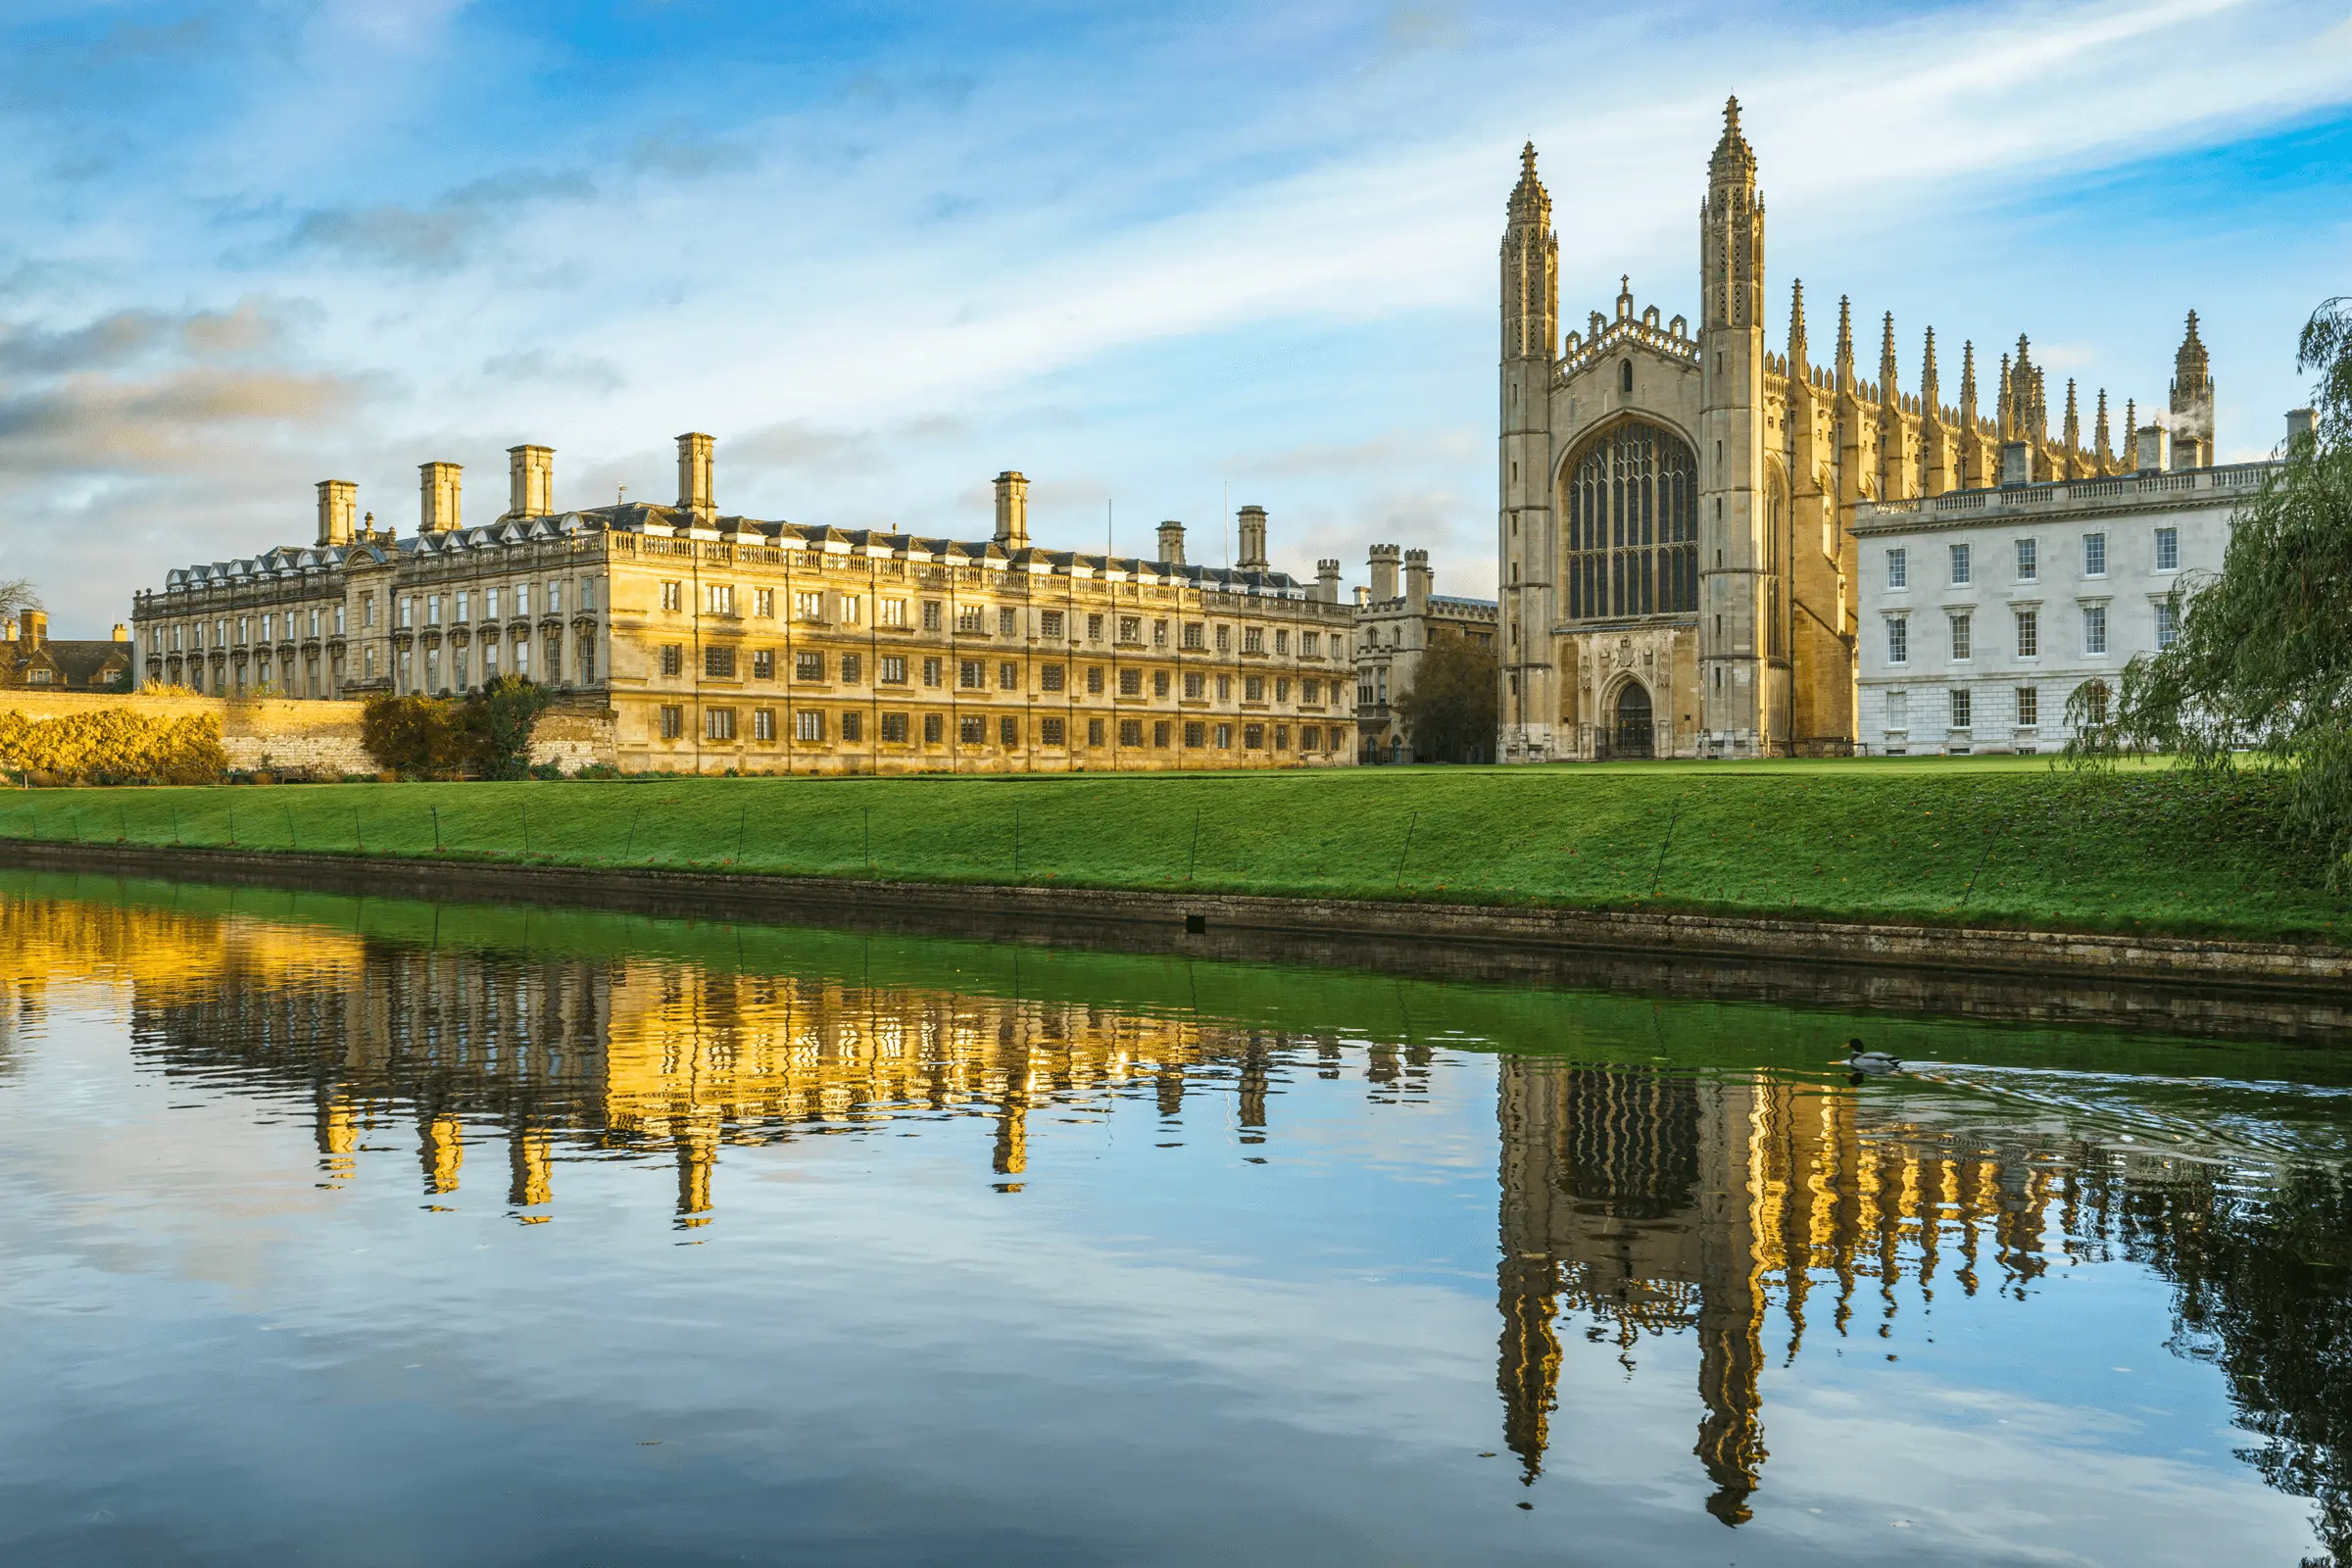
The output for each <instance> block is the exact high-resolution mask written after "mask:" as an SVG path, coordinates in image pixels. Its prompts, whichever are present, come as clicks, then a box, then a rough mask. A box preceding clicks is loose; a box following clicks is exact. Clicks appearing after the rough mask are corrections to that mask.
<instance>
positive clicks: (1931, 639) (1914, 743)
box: [1853, 426, 2271, 757]
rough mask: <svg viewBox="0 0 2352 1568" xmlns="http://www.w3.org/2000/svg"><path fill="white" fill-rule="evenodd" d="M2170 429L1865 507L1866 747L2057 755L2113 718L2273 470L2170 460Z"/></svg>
mask: <svg viewBox="0 0 2352 1568" xmlns="http://www.w3.org/2000/svg"><path fill="white" fill-rule="evenodd" d="M2164 435H2165V431H2164V429H2163V427H2161V426H2158V427H2155V428H2151V429H2149V430H2147V431H2145V432H2143V434H2142V436H2141V439H2140V441H2139V443H2138V451H2139V452H2140V453H2141V454H2142V455H2143V456H2146V457H2148V458H2149V464H2148V467H2147V469H2146V470H2145V471H2144V472H2141V473H2138V474H2135V475H2131V476H2124V477H2116V478H2102V479H2076V480H2071V481H2059V482H2054V483H2041V484H2017V485H2010V486H2005V487H1996V488H1992V489H1980V490H1955V491H1949V492H1946V493H1945V494H1943V495H1940V496H1934V497H1927V498H1921V499H1916V500H1907V501H1887V502H1880V503H1877V504H1874V505H1867V506H1864V507H1862V508H1860V509H1859V510H1858V511H1857V513H1856V515H1855V518H1854V524H1853V532H1854V537H1855V541H1856V545H1857V551H1858V557H1859V565H1860V575H1861V592H1860V614H1859V620H1860V624H1861V630H1862V638H1861V653H1860V691H1861V705H1860V716H1861V732H1860V735H1859V738H1858V742H1857V747H1858V749H1859V750H1860V751H1862V752H1865V753H1868V754H1871V755H1874V756H1890V757H1900V756H1905V755H1909V756H1915V757H1916V756H1921V755H1935V754H1937V753H1946V754H1951V755H1955V756H1957V755H1963V754H1967V753H1971V752H1978V753H1982V752H2051V751H2057V750H2058V749H2060V748H2061V747H2063V746H2065V744H2066V743H2067V741H2068V740H2069V739H2071V738H2072V737H2073V735H2074V734H2075V733H2076V730H2077V728H2078V726H2079V724H2080V723H2081V722H2082V721H2085V720H2087V721H2090V722H2103V721H2104V720H2105V717H2106V704H2107V701H2108V699H2109V698H2110V697H2111V696H2112V694H2113V693H2114V691H2115V689H2116V685H2117V682H2118V679H2119V677H2120V676H2121V675H2122V672H2123V668H2124V666H2125V665H2126V664H2128V663H2130V662H2131V660H2132V658H2133V656H2135V655H2138V654H2147V653H2154V652H2155V651H2157V650H2158V649H2160V648H2164V647H2168V646H2170V645H2171V643H2172V640H2173V635H2174V632H2175V631H2176V630H2177V627H2178V622H2177V620H2176V618H2175V617H2176V614H2177V611H2176V608H2175V606H2174V605H2173V603H2172V596H2173V593H2174V590H2175V589H2176V588H2178V587H2179V586H2180V584H2181V583H2182V582H2183V581H2184V580H2185V579H2187V578H2190V577H2193V576H2194V575H2195V574H2197V573H2199V572H2206V573H2211V572H2218V571H2219V570H2221V566H2222V558H2223V556H2224V555H2225V553H2227V551H2228V550H2229V519H2230V516H2231V515H2232V514H2233V513H2235V511H2236V510H2237V508H2238V507H2239V506H2241V505H2243V504H2244V502H2245V501H2246V500H2247V498H2249V497H2250V496H2252V495H2253V494H2255V493H2256V492H2257V491H2259V490H2260V489H2261V487H2262V482H2263V480H2264V478H2265V477H2266V476H2267V475H2268V474H2269V472H2270V471H2271V465H2268V464H2258V463H2256V464H2240V465H2235V466H2227V467H2199V468H2188V469H2175V470H2169V471H2168V470H2166V469H2165V468H2164V467H2163V465H2162V462H2161V459H2160V458H2158V457H2156V456H2155V454H2156V453H2159V452H2161V450H2162V442H2163V438H2164ZM2182 445H2183V446H2186V445H2187V443H2182ZM2192 450H2203V451H2210V450H2211V447H2210V440H2209V438H2208V439H2207V441H2206V442H2204V443H2202V444H2201V445H2200V446H2199V447H2198V448H2196V449H2192ZM2017 466H2022V465H2017ZM2078 695H2080V697H2081V699H2082V702H2081V704H2080V705H2079V706H2078V707H2077V708H2076V709H2075V710H2074V711H2073V712H2071V713H2070V711H2069V704H2070V702H2073V701H2074V699H2076V698H2077V697H2078Z"/></svg>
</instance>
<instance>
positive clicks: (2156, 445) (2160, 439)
mask: <svg viewBox="0 0 2352 1568" xmlns="http://www.w3.org/2000/svg"><path fill="white" fill-rule="evenodd" d="M2164 437H2165V430H2164V426H2163V425H2161V424H2143V425H2141V426H2140V427H2139V471H2140V472H2141V473H2162V472H2163V471H2164Z"/></svg>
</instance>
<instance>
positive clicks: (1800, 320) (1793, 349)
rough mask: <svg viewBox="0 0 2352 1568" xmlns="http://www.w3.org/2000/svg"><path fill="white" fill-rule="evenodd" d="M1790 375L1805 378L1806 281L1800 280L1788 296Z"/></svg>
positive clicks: (1797, 378) (1795, 377)
mask: <svg viewBox="0 0 2352 1568" xmlns="http://www.w3.org/2000/svg"><path fill="white" fill-rule="evenodd" d="M1789 376H1790V378H1791V379H1793V380H1799V381H1801V380H1803V379H1804V378H1805V280H1804V279H1803V278H1801V277H1800V278H1798V279H1797V280H1796V284H1795V287H1794V288H1793V289H1791V290H1790V291H1789Z"/></svg>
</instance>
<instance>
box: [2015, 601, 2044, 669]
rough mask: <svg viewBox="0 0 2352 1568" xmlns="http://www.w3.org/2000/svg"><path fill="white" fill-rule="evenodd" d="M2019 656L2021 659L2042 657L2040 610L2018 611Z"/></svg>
mask: <svg viewBox="0 0 2352 1568" xmlns="http://www.w3.org/2000/svg"><path fill="white" fill-rule="evenodd" d="M2017 657H2018V658H2020V659H2038V658H2040V657H2041V613H2040V612H2039V611H2035V610H2021V611H2019V612H2018V613H2017Z"/></svg>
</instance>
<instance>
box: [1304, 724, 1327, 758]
mask: <svg viewBox="0 0 2352 1568" xmlns="http://www.w3.org/2000/svg"><path fill="white" fill-rule="evenodd" d="M1322 749H1323V726H1322V725H1320V724H1309V725H1307V726H1306V727H1305V728H1304V729H1301V730H1300V731H1299V750H1300V751H1302V752H1319V751H1321V750H1322Z"/></svg>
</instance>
